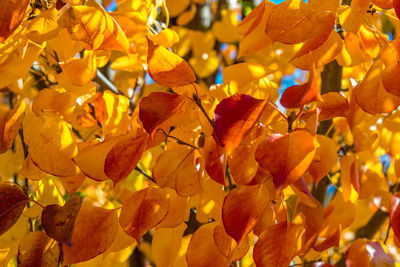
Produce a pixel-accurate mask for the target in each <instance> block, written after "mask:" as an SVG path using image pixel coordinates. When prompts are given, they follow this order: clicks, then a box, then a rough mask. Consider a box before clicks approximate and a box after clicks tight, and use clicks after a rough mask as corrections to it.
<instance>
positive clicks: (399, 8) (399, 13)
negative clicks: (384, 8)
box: [393, 0, 400, 18]
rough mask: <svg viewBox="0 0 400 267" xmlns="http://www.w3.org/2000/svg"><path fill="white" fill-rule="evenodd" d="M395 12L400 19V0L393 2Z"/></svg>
mask: <svg viewBox="0 0 400 267" xmlns="http://www.w3.org/2000/svg"><path fill="white" fill-rule="evenodd" d="M393 7H394V11H395V12H396V15H397V17H398V18H400V0H393Z"/></svg>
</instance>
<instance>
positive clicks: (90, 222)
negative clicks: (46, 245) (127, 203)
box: [62, 205, 119, 265]
mask: <svg viewBox="0 0 400 267" xmlns="http://www.w3.org/2000/svg"><path fill="white" fill-rule="evenodd" d="M118 227H119V226H118V216H117V211H116V210H108V209H103V208H99V207H94V206H87V205H83V206H82V207H81V209H80V210H79V213H78V216H77V217H76V219H75V226H74V230H73V231H72V238H71V243H72V246H71V247H70V246H69V245H66V244H63V246H62V250H63V256H64V262H63V264H64V265H66V264H73V263H78V262H83V261H87V260H90V259H92V258H94V257H96V256H97V255H100V254H101V253H103V252H104V251H106V250H107V249H108V248H109V247H110V246H111V244H112V242H113V241H114V239H115V237H116V236H117V233H118Z"/></svg>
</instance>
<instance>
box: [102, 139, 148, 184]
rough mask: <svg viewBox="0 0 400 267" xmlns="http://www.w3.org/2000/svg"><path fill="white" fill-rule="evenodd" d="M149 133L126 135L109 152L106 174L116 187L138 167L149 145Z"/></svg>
mask: <svg viewBox="0 0 400 267" xmlns="http://www.w3.org/2000/svg"><path fill="white" fill-rule="evenodd" d="M147 136H148V135H147V133H145V132H143V133H139V134H137V135H126V136H125V137H124V138H122V139H120V140H119V141H118V142H117V143H116V144H115V145H114V146H113V147H112V149H111V150H110V151H109V152H108V154H107V157H106V159H105V162H104V173H105V174H106V175H107V177H108V178H110V179H111V180H113V181H114V185H115V184H117V183H118V182H120V181H121V180H123V179H125V178H126V177H127V176H128V175H129V174H130V173H131V172H132V170H133V169H134V168H135V167H136V164H137V163H138V162H139V160H140V158H141V157H142V154H143V151H144V150H145V148H146V144H147Z"/></svg>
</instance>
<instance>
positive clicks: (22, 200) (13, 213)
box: [0, 182, 28, 235]
mask: <svg viewBox="0 0 400 267" xmlns="http://www.w3.org/2000/svg"><path fill="white" fill-rule="evenodd" d="M27 203H28V198H27V196H26V195H25V193H24V192H23V191H22V190H21V189H20V188H19V187H18V186H16V185H14V184H12V183H7V182H0V235H2V234H3V233H5V232H6V231H7V230H8V229H10V228H11V227H12V226H13V225H14V224H15V223H16V222H17V220H18V218H19V217H20V216H21V214H22V212H23V210H24V208H25V205H26V204H27Z"/></svg>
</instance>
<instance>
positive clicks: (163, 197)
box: [119, 187, 170, 243]
mask: <svg viewBox="0 0 400 267" xmlns="http://www.w3.org/2000/svg"><path fill="white" fill-rule="evenodd" d="M169 199H170V197H169V195H168V194H167V193H165V192H164V191H163V190H162V189H160V188H155V187H148V188H146V189H143V190H140V191H137V192H135V193H134V194H133V195H132V197H131V198H130V199H129V200H128V201H127V202H126V203H124V205H123V206H122V209H121V215H120V217H119V223H120V225H121V226H122V228H123V229H124V231H125V232H126V233H127V234H128V235H130V236H131V237H133V238H135V239H136V241H137V242H138V243H140V240H141V238H142V236H143V235H144V234H145V233H146V232H147V231H148V230H150V229H151V228H153V227H155V226H157V225H158V224H159V223H160V222H161V221H162V220H163V219H164V218H165V217H166V216H167V213H168V209H169V202H170V200H169Z"/></svg>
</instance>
